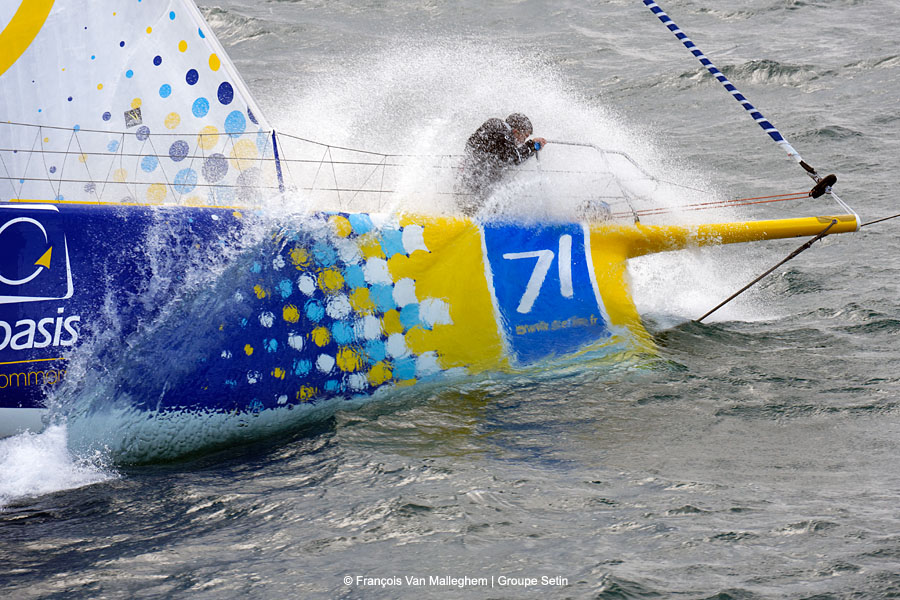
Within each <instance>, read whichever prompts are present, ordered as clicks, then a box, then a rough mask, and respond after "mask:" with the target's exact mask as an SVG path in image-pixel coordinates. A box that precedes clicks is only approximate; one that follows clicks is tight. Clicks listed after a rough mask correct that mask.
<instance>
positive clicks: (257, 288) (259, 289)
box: [253, 285, 266, 300]
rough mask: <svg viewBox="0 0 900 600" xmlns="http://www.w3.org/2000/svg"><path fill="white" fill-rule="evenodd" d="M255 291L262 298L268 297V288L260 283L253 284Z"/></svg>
mask: <svg viewBox="0 0 900 600" xmlns="http://www.w3.org/2000/svg"><path fill="white" fill-rule="evenodd" d="M253 293H254V294H256V297H257V298H259V299H260V300H262V299H263V298H265V297H266V290H264V289H262V286H260V285H254V286H253Z"/></svg>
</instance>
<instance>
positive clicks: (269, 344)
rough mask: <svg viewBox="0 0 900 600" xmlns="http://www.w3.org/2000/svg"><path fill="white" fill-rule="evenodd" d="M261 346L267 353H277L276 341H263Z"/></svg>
mask: <svg viewBox="0 0 900 600" xmlns="http://www.w3.org/2000/svg"><path fill="white" fill-rule="evenodd" d="M263 345H265V347H266V351H267V352H278V340H264V341H263Z"/></svg>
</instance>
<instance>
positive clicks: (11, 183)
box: [0, 152, 16, 198]
mask: <svg viewBox="0 0 900 600" xmlns="http://www.w3.org/2000/svg"><path fill="white" fill-rule="evenodd" d="M0 165H3V170H4V171H6V177H5V178H4V177H0V179H8V180H9V187H10V188H12V196H14V195H15V194H16V186H15V185H13V182H12V177H10V175H9V169H8V168H7V167H6V161H4V160H3V153H2V152H0ZM12 196H10V198H11V197H12Z"/></svg>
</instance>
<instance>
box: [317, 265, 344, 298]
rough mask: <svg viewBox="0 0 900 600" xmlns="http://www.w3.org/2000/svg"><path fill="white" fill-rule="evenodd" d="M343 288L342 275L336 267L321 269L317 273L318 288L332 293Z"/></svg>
mask: <svg viewBox="0 0 900 600" xmlns="http://www.w3.org/2000/svg"><path fill="white" fill-rule="evenodd" d="M343 288H344V276H343V275H341V272H340V271H338V270H337V269H322V272H321V273H319V289H321V290H322V291H323V292H325V293H326V294H334V293H335V292H339V291H341V290H342V289H343Z"/></svg>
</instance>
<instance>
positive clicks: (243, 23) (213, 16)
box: [200, 6, 300, 47]
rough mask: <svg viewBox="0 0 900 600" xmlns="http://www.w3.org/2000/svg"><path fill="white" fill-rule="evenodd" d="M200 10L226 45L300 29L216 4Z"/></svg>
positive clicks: (289, 32)
mask: <svg viewBox="0 0 900 600" xmlns="http://www.w3.org/2000/svg"><path fill="white" fill-rule="evenodd" d="M200 12H201V13H203V18H205V19H206V22H207V23H209V25H210V27H212V28H213V30H214V31H215V32H216V37H218V38H219V41H220V42H222V44H223V45H225V46H226V47H228V46H234V45H237V44H240V43H242V42H246V41H249V40H253V39H257V38H261V37H264V36H267V35H281V34H291V33H295V32H297V31H300V28H299V27H296V26H290V25H284V24H278V23H274V22H271V21H266V20H263V19H258V18H255V17H248V16H245V15H242V14H240V13H237V12H234V11H231V10H227V9H224V8H219V7H217V6H214V7H211V8H201V9H200Z"/></svg>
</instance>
